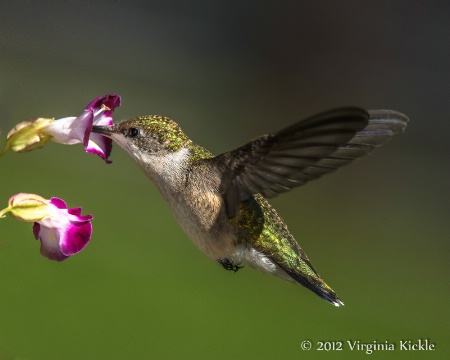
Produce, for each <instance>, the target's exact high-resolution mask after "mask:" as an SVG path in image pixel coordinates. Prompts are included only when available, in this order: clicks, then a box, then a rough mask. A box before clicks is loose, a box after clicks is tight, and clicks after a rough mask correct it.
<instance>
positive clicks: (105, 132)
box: [92, 125, 114, 138]
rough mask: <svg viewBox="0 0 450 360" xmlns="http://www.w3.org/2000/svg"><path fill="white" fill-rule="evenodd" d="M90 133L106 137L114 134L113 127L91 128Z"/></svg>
mask: <svg viewBox="0 0 450 360" xmlns="http://www.w3.org/2000/svg"><path fill="white" fill-rule="evenodd" d="M92 132H94V133H96V134H100V135H103V136H106V137H109V138H110V137H112V135H113V134H114V126H96V125H94V126H93V127H92Z"/></svg>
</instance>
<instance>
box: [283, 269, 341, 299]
mask: <svg viewBox="0 0 450 360" xmlns="http://www.w3.org/2000/svg"><path fill="white" fill-rule="evenodd" d="M283 270H284V271H285V272H286V273H287V274H288V275H289V276H290V277H291V278H292V279H293V280H295V281H296V282H297V283H299V284H301V285H303V286H304V287H306V288H308V289H309V290H311V291H313V292H314V293H316V294H317V295H318V296H320V297H321V298H322V299H324V300H326V301H328V302H329V303H330V304H333V305H334V306H344V303H343V302H342V300H341V299H339V297H338V296H337V294H336V293H335V292H334V291H333V289H332V288H330V287H329V286H328V285H327V284H326V283H325V281H323V280H322V278H321V277H320V276H319V275H317V276H314V277H313V276H310V275H306V274H299V273H298V272H295V271H292V270H291V271H290V270H289V269H283Z"/></svg>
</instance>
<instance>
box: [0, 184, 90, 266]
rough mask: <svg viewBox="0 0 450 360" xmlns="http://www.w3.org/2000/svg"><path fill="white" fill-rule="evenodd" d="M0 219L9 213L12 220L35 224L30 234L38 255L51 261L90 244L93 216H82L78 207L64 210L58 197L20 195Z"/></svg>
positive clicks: (0, 215)
mask: <svg viewBox="0 0 450 360" xmlns="http://www.w3.org/2000/svg"><path fill="white" fill-rule="evenodd" d="M8 205H9V206H8V207H7V208H6V209H4V210H2V211H0V218H1V217H4V216H5V214H6V213H8V212H10V213H11V214H12V215H13V216H14V217H16V218H18V219H20V220H23V221H28V222H34V225H33V234H34V237H35V238H36V240H39V241H40V242H41V254H42V255H43V256H45V257H47V258H48V259H50V260H56V261H62V260H65V259H67V258H68V257H69V256H71V255H74V254H76V253H78V252H80V251H81V250H83V249H84V247H85V246H86V245H87V244H88V243H89V240H90V239H91V235H92V224H91V222H90V221H91V220H92V215H84V216H83V215H81V208H67V205H66V203H65V202H64V201H63V200H61V199H59V198H51V199H50V200H47V199H44V198H42V197H41V196H39V195H35V194H26V193H21V194H17V195H14V196H12V197H11V198H10V200H9V203H8Z"/></svg>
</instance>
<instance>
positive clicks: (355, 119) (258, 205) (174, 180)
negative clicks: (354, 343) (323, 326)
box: [92, 107, 408, 306]
mask: <svg viewBox="0 0 450 360" xmlns="http://www.w3.org/2000/svg"><path fill="white" fill-rule="evenodd" d="M407 122H408V118H407V117H406V116H405V115H403V114H401V113H399V112H396V111H393V110H370V111H366V110H364V109H361V108H358V107H344V108H338V109H335V110H331V111H327V112H323V113H320V114H318V115H315V116H312V117H309V118H306V119H304V120H302V121H298V122H296V123H294V124H292V125H291V126H288V127H286V128H285V129H282V130H280V131H278V132H276V133H272V134H266V135H263V136H261V137H259V138H256V139H255V140H253V141H250V142H249V143H247V144H245V145H243V146H241V147H239V148H237V149H235V150H232V151H229V152H225V153H223V154H221V155H217V156H214V155H213V154H212V153H211V152H210V151H208V150H206V149H205V148H203V147H201V146H200V145H197V144H196V143H194V142H193V141H192V140H191V139H189V137H188V136H187V135H186V134H185V133H184V132H183V131H182V130H181V128H180V126H179V125H178V124H177V123H176V122H175V121H173V120H171V119H170V118H167V117H165V116H160V115H148V116H139V117H136V118H133V119H130V120H122V121H120V122H118V123H117V124H114V125H111V126H94V127H93V129H92V131H93V132H95V133H98V134H101V135H103V136H106V137H109V138H111V139H112V140H113V141H114V142H115V143H116V144H117V145H119V146H120V147H121V148H122V149H123V150H125V152H127V153H128V155H130V156H131V157H132V158H133V159H134V161H135V162H136V163H137V164H138V165H139V167H140V168H141V169H142V170H143V172H144V173H145V175H146V176H147V177H148V178H149V179H150V180H151V181H152V182H153V183H154V184H155V186H156V187H157V188H158V190H159V191H160V193H161V195H162V197H163V198H164V199H165V200H166V202H167V203H168V205H169V207H170V208H171V210H172V212H173V214H174V215H175V218H176V220H177V221H178V223H179V225H180V226H181V227H182V229H183V230H184V232H185V233H186V235H187V236H188V237H189V239H190V240H191V241H192V242H193V243H194V244H195V245H196V246H197V247H198V248H199V249H200V250H201V251H202V252H203V253H204V254H205V255H206V256H208V257H209V258H210V259H212V260H214V261H216V262H218V263H219V264H220V265H222V266H223V267H224V268H225V269H226V270H230V271H234V272H236V271H238V270H239V269H241V268H242V267H243V266H244V265H247V266H249V267H251V268H255V269H258V270H262V271H264V272H266V273H269V274H273V275H276V276H278V277H280V278H283V279H285V280H288V281H291V282H294V283H297V284H301V285H303V286H305V287H306V288H308V289H310V290H312V291H313V292H314V293H315V294H317V295H318V296H320V297H321V298H322V299H324V300H326V301H328V302H329V303H331V304H333V305H335V306H341V305H344V303H343V302H342V301H341V300H340V298H339V297H338V295H337V294H336V293H335V292H334V291H333V290H332V289H331V287H330V286H328V285H327V284H326V283H325V281H324V280H323V279H322V278H321V276H320V275H319V274H318V273H317V271H316V270H315V269H314V267H313V265H312V264H311V262H310V260H309V258H308V256H307V255H306V254H305V252H304V251H303V250H302V248H301V247H300V246H299V244H298V243H297V241H296V240H295V238H294V237H293V235H292V234H291V233H290V232H289V230H288V228H287V225H286V224H285V222H284V221H283V219H282V218H281V217H280V216H279V215H278V213H277V212H276V210H275V209H274V208H273V207H272V206H271V205H270V204H269V202H268V200H267V199H268V198H271V197H274V196H276V195H278V194H280V193H283V192H286V191H289V190H291V189H292V188H295V187H297V186H301V185H304V184H306V183H307V182H309V181H311V180H314V179H317V178H319V177H321V176H322V175H325V174H328V173H331V172H333V171H334V170H336V169H337V168H339V167H341V166H343V165H346V164H348V163H350V162H352V161H353V160H355V159H357V158H360V157H362V156H364V155H366V154H368V153H369V152H370V151H371V150H373V149H374V148H376V147H379V146H381V145H383V144H384V143H386V142H387V141H388V140H389V139H390V138H391V137H392V136H394V135H395V134H398V133H402V132H403V131H404V130H405V128H406V125H407Z"/></svg>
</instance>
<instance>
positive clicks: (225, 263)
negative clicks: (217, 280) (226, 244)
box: [218, 259, 244, 272]
mask: <svg viewBox="0 0 450 360" xmlns="http://www.w3.org/2000/svg"><path fill="white" fill-rule="evenodd" d="M218 262H219V264H220V265H222V266H223V268H224V269H225V270H231V271H234V272H236V271H238V270H239V269H242V268H243V267H244V266H239V265H234V264H233V262H232V261H231V260H230V259H223V260H218Z"/></svg>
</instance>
